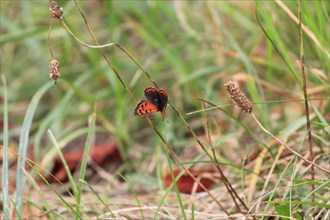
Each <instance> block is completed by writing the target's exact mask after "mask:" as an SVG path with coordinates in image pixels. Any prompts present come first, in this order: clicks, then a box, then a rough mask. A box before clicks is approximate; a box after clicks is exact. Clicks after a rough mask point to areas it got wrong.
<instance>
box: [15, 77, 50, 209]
mask: <svg viewBox="0 0 330 220" xmlns="http://www.w3.org/2000/svg"><path fill="white" fill-rule="evenodd" d="M52 86H54V83H53V82H52V81H51V82H48V83H46V84H45V85H44V86H43V87H41V88H40V89H39V90H38V91H37V93H36V94H35V95H34V96H33V98H32V100H31V102H30V105H29V106H28V109H27V111H26V113H25V117H24V121H23V126H22V131H21V135H20V140H19V146H18V154H19V155H20V156H19V157H18V161H17V174H16V205H17V207H16V209H17V212H18V213H19V214H20V215H21V213H22V205H23V188H24V172H23V169H24V166H25V159H26V151H27V147H28V140H29V132H30V128H31V124H32V119H33V116H34V113H35V111H36V109H37V106H38V104H39V101H40V99H41V97H42V96H43V95H44V93H45V92H46V91H47V90H48V89H50V88H51V87H52Z"/></svg>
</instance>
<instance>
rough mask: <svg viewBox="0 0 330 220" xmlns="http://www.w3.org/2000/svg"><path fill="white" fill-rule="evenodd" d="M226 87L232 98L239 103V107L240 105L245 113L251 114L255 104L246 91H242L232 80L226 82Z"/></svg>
mask: <svg viewBox="0 0 330 220" xmlns="http://www.w3.org/2000/svg"><path fill="white" fill-rule="evenodd" d="M225 87H226V90H227V92H228V93H229V95H230V98H231V99H232V100H234V101H235V102H236V103H237V105H238V107H240V109H241V110H242V111H243V112H244V113H247V114H251V112H252V110H253V105H252V103H251V102H250V100H249V99H248V98H247V97H246V96H245V95H244V93H243V92H241V90H239V89H238V88H237V87H236V85H235V84H234V83H233V82H232V81H229V82H227V83H225Z"/></svg>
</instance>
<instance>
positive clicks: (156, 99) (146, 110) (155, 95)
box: [134, 87, 168, 121]
mask: <svg viewBox="0 0 330 220" xmlns="http://www.w3.org/2000/svg"><path fill="white" fill-rule="evenodd" d="M144 98H145V99H146V100H141V101H139V103H138V104H137V105H136V107H135V109H134V115H135V116H141V115H148V114H154V113H156V112H161V113H162V119H163V121H164V118H165V109H166V107H167V102H168V97H167V93H166V92H165V91H164V90H162V89H157V88H154V87H148V88H146V89H145V90H144Z"/></svg>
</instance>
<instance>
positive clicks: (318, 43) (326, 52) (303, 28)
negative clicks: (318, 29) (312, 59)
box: [275, 0, 330, 58]
mask: <svg viewBox="0 0 330 220" xmlns="http://www.w3.org/2000/svg"><path fill="white" fill-rule="evenodd" d="M275 3H276V4H277V5H278V6H280V7H281V8H282V10H283V11H284V12H285V13H286V14H287V15H288V16H289V17H290V18H291V19H292V20H293V21H294V22H295V23H296V24H299V23H300V21H299V19H298V18H297V16H295V15H294V14H293V13H292V11H291V10H290V9H289V8H288V7H287V6H286V5H285V4H284V3H283V2H282V1H281V0H275ZM299 25H300V24H299ZM301 29H302V30H303V31H304V32H305V33H306V34H307V36H308V37H309V38H310V39H311V40H312V41H313V42H314V44H315V45H316V46H317V47H318V48H320V49H321V50H322V51H323V52H324V53H325V54H326V55H327V56H328V58H330V53H329V51H327V49H326V48H324V47H323V46H322V45H321V44H320V42H319V41H318V40H317V38H316V37H315V35H314V34H313V32H312V31H310V30H309V29H308V28H307V27H306V26H305V25H304V24H301Z"/></svg>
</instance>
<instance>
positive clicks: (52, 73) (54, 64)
mask: <svg viewBox="0 0 330 220" xmlns="http://www.w3.org/2000/svg"><path fill="white" fill-rule="evenodd" d="M59 70H60V63H59V62H58V61H57V60H55V59H52V60H51V61H50V63H49V78H51V79H53V80H55V81H56V80H57V79H58V78H60V76H61V74H60V72H59Z"/></svg>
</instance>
